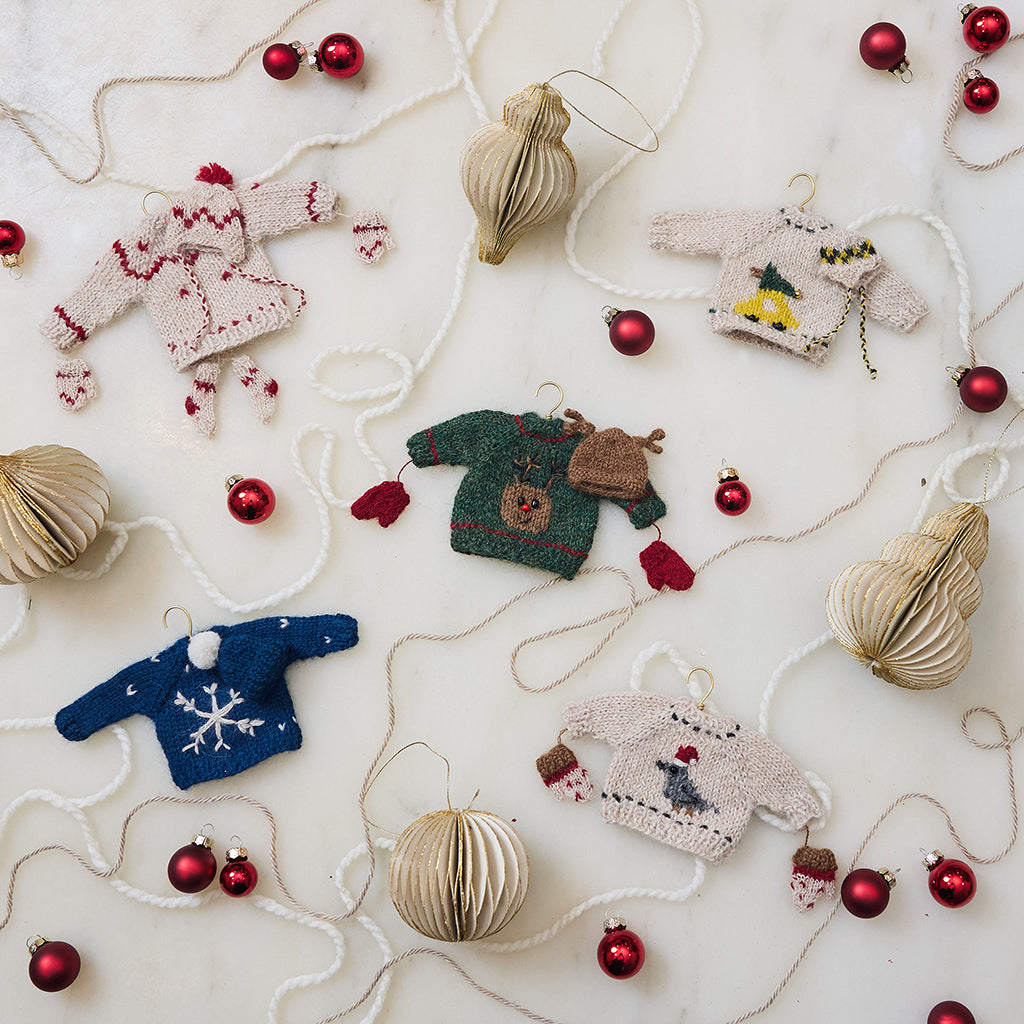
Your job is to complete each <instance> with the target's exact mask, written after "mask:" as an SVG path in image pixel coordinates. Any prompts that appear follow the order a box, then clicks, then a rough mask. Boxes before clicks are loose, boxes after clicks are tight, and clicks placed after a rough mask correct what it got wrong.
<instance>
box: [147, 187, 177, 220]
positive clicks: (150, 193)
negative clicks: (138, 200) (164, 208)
mask: <svg viewBox="0 0 1024 1024" xmlns="http://www.w3.org/2000/svg"><path fill="white" fill-rule="evenodd" d="M150 196H163V197H164V199H166V200H167V205H168V206H172V205H173V204H172V203H171V197H170V196H169V195H168V194H167V193H166V192H164V191H162V190H161V189H158V188H153V189H150V190H149V191H148V192H147V193H146V194H145V195H144V196H143V197H142V212H143V213H144V214H145V215H146V216H147V217H148V216H149V210H147V209H146V200H147V199H148V198H149V197H150Z"/></svg>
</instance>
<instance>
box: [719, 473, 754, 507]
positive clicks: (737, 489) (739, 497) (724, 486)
mask: <svg viewBox="0 0 1024 1024" xmlns="http://www.w3.org/2000/svg"><path fill="white" fill-rule="evenodd" d="M715 504H716V505H717V506H718V511H719V512H723V513H724V514H725V515H727V516H739V515H742V514H743V513H744V512H746V511H747V509H748V508H749V507H750V490H749V489H748V488H747V485H746V484H745V483H743V481H742V480H740V475H739V473H737V472H736V470H735V469H733V468H732V467H731V466H730V467H727V468H726V469H720V470H719V471H718V490H716V491H715Z"/></svg>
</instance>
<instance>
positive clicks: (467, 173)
mask: <svg viewBox="0 0 1024 1024" xmlns="http://www.w3.org/2000/svg"><path fill="white" fill-rule="evenodd" d="M568 127H569V114H568V112H567V111H566V109H565V105H564V104H563V102H562V97H561V95H560V94H559V92H558V90H557V89H554V88H553V87H552V86H550V85H548V84H547V83H543V84H540V85H538V84H536V83H534V84H531V85H528V86H527V87H526V88H525V89H524V90H523V91H522V92H518V93H516V94H515V95H514V96H509V97H508V99H506V100H505V109H504V111H503V113H502V118H501V120H500V121H492V122H491V123H490V124H485V125H484V126H483V127H482V128H479V129H478V130H477V131H476V132H474V133H473V134H472V135H471V136H470V137H469V139H468V140H467V141H466V144H465V146H463V147H462V156H461V159H460V171H461V175H462V187H463V189H464V190H465V193H466V197H467V198H468V199H469V203H470V205H471V206H472V207H473V210H474V212H475V213H476V216H477V220H478V222H479V238H480V247H479V256H480V262H481V263H491V264H494V265H495V266H496V265H497V264H499V263H501V261H502V260H504V258H505V257H506V256H507V255H508V253H509V250H510V249H511V248H512V246H513V245H515V244H516V242H517V241H518V240H519V239H520V238H521V237H522V236H523V235H524V234H525V233H526V232H527V231H529V230H530V228H535V227H538V226H539V225H541V224H545V223H546V222H547V221H549V220H551V219H552V218H553V217H556V216H557V215H558V214H559V213H560V212H561V211H562V209H564V207H565V205H566V204H567V203H568V202H569V200H570V199H572V194H573V192H574V191H575V189H576V161H575V160H573V158H572V153H571V152H569V147H568V146H566V144H565V143H564V142H563V141H562V136H563V135H564V134H565V130H566V128H568Z"/></svg>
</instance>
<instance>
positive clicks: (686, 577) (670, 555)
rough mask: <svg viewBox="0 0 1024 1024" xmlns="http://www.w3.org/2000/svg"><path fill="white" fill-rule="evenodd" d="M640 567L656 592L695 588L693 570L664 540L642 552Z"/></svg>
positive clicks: (655, 542) (657, 541) (656, 542)
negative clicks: (664, 588) (664, 589)
mask: <svg viewBox="0 0 1024 1024" xmlns="http://www.w3.org/2000/svg"><path fill="white" fill-rule="evenodd" d="M640 567H641V568H642V569H643V571H644V572H645V573H647V582H648V583H650V585H651V586H652V587H653V588H654V589H655V590H661V588H662V587H668V588H669V589H670V590H689V589H690V587H692V586H693V578H694V574H693V570H692V569H691V568H690V567H689V566H688V565H687V564H686V562H684V561H683V559H682V558H681V557H680V556H679V555H678V554H677V553H676V552H675V551H673V550H672V549H671V548H670V547H669V546H668V545H667V544H666V543H665V542H664V541H663V540H656V541H654V543H653V544H649V545H648V546H647V547H645V548H644V549H643V551H641V552H640Z"/></svg>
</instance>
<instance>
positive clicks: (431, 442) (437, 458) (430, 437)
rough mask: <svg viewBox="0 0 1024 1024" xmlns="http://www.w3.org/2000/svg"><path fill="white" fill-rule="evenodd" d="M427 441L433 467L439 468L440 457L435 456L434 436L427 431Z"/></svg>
mask: <svg viewBox="0 0 1024 1024" xmlns="http://www.w3.org/2000/svg"><path fill="white" fill-rule="evenodd" d="M427 440H428V441H429V442H430V451H431V453H432V454H433V456H434V465H435V466H439V465H440V464H441V456H440V455H438V454H437V448H436V447H435V446H434V435H433V434H432V433H431V432H430V430H429V429H428V430H427Z"/></svg>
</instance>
